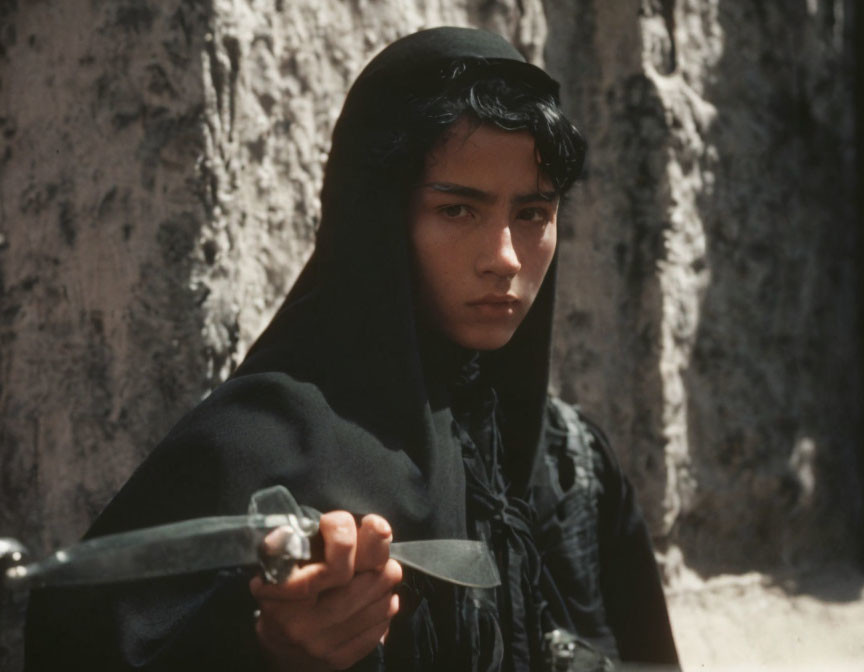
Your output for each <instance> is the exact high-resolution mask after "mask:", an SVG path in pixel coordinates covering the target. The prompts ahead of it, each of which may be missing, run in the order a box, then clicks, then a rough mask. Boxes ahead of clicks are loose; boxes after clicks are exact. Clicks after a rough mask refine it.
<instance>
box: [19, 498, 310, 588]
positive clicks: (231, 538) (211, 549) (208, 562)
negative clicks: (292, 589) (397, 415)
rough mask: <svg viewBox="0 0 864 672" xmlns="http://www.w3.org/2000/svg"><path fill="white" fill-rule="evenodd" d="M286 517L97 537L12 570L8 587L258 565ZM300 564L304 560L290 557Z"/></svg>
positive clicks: (218, 520)
mask: <svg viewBox="0 0 864 672" xmlns="http://www.w3.org/2000/svg"><path fill="white" fill-rule="evenodd" d="M287 524H289V517H288V516H286V515H279V514H272V515H266V516H265V515H252V516H215V517H211V518H196V519H193V520H184V521H182V522H179V523H171V524H169V525H159V526H157V527H149V528H144V529H140V530H133V531H131V532H122V533H120V534H112V535H108V536H105V537H97V538H96V539H91V540H89V541H85V542H82V543H80V544H76V545H75V546H71V547H69V548H67V549H64V550H61V551H57V552H56V553H54V554H53V555H51V556H49V557H48V558H46V559H45V560H42V561H41V562H35V563H33V564H30V565H23V566H17V567H12V568H10V569H9V570H7V572H6V579H7V581H8V582H9V583H10V584H11V585H12V586H22V587H24V586H26V587H28V588H39V587H42V586H49V585H50V586H78V585H93V584H102V583H113V582H117V581H129V580H133V579H147V578H153V577H157V576H171V575H175V574H187V573H190V572H197V571H202V570H208V569H221V568H223V567H238V566H239V567H243V566H249V565H257V564H258V546H259V544H260V543H261V541H262V540H263V539H264V537H265V536H267V533H268V532H270V531H271V530H272V529H274V528H276V527H279V526H281V525H287ZM296 559H297V560H301V559H304V558H296Z"/></svg>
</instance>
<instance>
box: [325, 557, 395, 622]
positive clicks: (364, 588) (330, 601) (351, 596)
mask: <svg viewBox="0 0 864 672" xmlns="http://www.w3.org/2000/svg"><path fill="white" fill-rule="evenodd" d="M401 580H402V568H401V567H400V565H399V563H398V562H396V561H395V560H388V561H387V563H386V564H385V567H384V569H383V570H382V571H380V572H363V573H362V574H357V575H356V576H355V577H354V580H353V581H352V582H351V583H350V584H349V585H348V586H343V587H340V588H334V589H332V590H328V591H325V592H323V593H321V594H320V595H319V596H318V602H317V605H316V615H317V618H320V619H321V620H320V622H321V623H323V624H326V626H327V627H329V626H330V625H333V624H338V623H345V622H347V621H349V620H350V619H352V618H354V616H355V614H358V613H360V612H361V611H362V610H363V609H365V608H366V607H367V605H369V604H372V603H375V602H377V601H379V600H381V599H383V598H384V597H387V596H389V595H390V594H392V592H393V589H394V588H395V587H396V585H397V584H398V583H399V581H401Z"/></svg>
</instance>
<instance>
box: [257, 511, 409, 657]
mask: <svg viewBox="0 0 864 672" xmlns="http://www.w3.org/2000/svg"><path fill="white" fill-rule="evenodd" d="M319 529H320V531H321V537H322V539H323V541H324V560H323V562H312V563H309V564H306V565H303V566H302V567H301V566H297V567H294V569H293V570H292V572H291V574H290V576H289V577H288V579H287V580H286V581H285V582H283V583H280V584H278V585H270V584H266V583H264V582H263V581H262V580H261V578H260V577H255V578H254V579H252V581H251V582H250V583H249V589H250V591H251V592H252V596H253V597H254V598H255V599H256V600H257V602H258V606H259V608H260V610H261V616H260V618H259V619H258V624H257V633H258V641H259V642H260V644H261V646H262V648H263V649H264V651H265V654H266V655H267V657H268V659H269V660H270V662H271V664H272V667H273V669H276V670H288V669H290V670H307V671H310V672H311V671H315V672H317V671H318V670H334V669H335V670H341V669H345V668H347V667H350V666H351V665H353V664H354V663H356V662H357V661H359V660H360V659H361V658H363V657H364V656H366V655H367V654H369V653H370V652H371V651H372V650H373V649H374V648H375V647H376V646H377V645H378V642H380V641H383V640H384V637H385V636H386V634H387V631H388V629H389V627H390V620H391V619H392V618H393V616H395V615H396V612H397V611H399V597H398V596H397V595H395V594H394V593H393V590H394V588H395V587H396V585H397V584H398V583H399V582H400V581H401V580H402V568H401V567H400V566H399V563H397V562H396V561H395V560H392V559H390V541H391V540H392V538H393V535H392V533H391V530H390V525H389V524H388V523H387V521H386V520H384V519H383V518H382V517H381V516H376V515H374V514H370V515H367V516H365V517H364V518H363V520H362V521H361V522H360V526H359V527H357V526H356V525H355V523H354V517H353V516H352V515H351V514H350V513H346V512H345V511H331V512H330V513H325V514H324V515H322V516H321V520H320V522H319ZM284 533H285V531H284V530H282V529H281V528H280V529H279V530H274V531H273V532H271V533H270V535H268V536H267V538H266V539H265V540H264V543H265V544H267V545H270V546H273V547H274V548H275V547H277V546H278V545H279V542H280V537H281V535H284ZM282 538H283V539H284V537H282Z"/></svg>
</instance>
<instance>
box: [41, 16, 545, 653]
mask: <svg viewBox="0 0 864 672" xmlns="http://www.w3.org/2000/svg"><path fill="white" fill-rule="evenodd" d="M466 58H467V59H475V61H476V64H477V67H482V68H489V69H490V70H495V71H506V72H508V73H511V74H513V75H514V76H519V77H523V78H525V79H526V80H530V81H531V85H532V86H535V87H538V88H539V89H542V90H544V91H545V93H547V94H549V95H553V96H557V84H556V83H555V82H554V81H553V80H551V79H550V78H549V77H548V76H547V75H546V74H545V73H543V72H542V71H541V70H539V69H538V68H535V67H533V66H531V65H529V64H526V63H525V62H524V59H523V58H522V56H521V55H520V54H519V53H518V52H517V51H516V50H515V49H514V48H513V47H512V46H511V45H510V44H509V43H508V42H507V41H506V40H504V39H503V38H501V37H500V36H497V35H494V34H491V33H487V32H484V31H479V30H469V29H462V28H438V29H433V30H427V31H423V32H420V33H416V34H414V35H411V36H409V37H406V38H404V39H402V40H399V41H397V42H395V43H394V44H392V45H390V46H389V47H387V48H386V49H385V50H384V51H382V52H381V53H380V54H379V55H378V56H377V57H376V58H375V59H373V60H372V61H371V63H370V64H369V65H368V66H367V67H366V69H365V70H364V71H363V73H362V74H361V75H360V76H359V78H358V79H357V81H356V82H355V84H354V86H353V87H352V88H351V91H350V92H349V94H348V97H347V99H346V102H345V106H344V109H343V111H342V114H341V116H340V118H339V120H338V122H337V125H336V128H335V131H334V134H333V143H332V150H331V153H330V157H329V160H328V163H327V168H326V173H325V179H324V185H323V190H322V221H321V226H320V231H319V234H318V240H317V244H316V249H315V251H314V253H313V255H312V257H311V259H310V260H309V262H308V264H307V265H306V267H305V268H304V270H303V272H302V273H301V275H300V278H299V279H298V281H297V282H296V284H295V286H294V288H293V289H292V290H291V292H290V293H289V295H288V297H287V298H286V300H285V302H284V304H283V306H282V308H281V309H280V310H279V312H278V314H277V315H276V317H275V318H274V319H273V321H272V322H271V324H270V325H269V326H268V328H267V329H266V330H265V332H264V333H263V334H262V336H261V337H260V339H259V340H258V341H257V342H256V344H255V345H254V346H253V348H252V349H251V350H250V352H249V355H248V356H247V358H246V360H245V361H244V362H243V364H242V365H241V366H240V367H239V369H238V370H237V371H236V373H235V374H234V375H233V376H232V378H231V379H230V380H229V381H227V382H226V383H225V384H223V385H221V386H220V387H219V388H218V389H217V390H216V391H215V392H214V393H213V394H212V395H211V396H210V397H209V398H208V399H207V400H205V401H204V402H203V403H202V404H201V405H200V406H199V407H197V408H196V409H195V410H193V411H192V412H191V413H189V414H188V415H187V416H186V417H185V418H184V419H182V420H181V421H180V423H178V425H177V426H176V427H175V428H174V429H173V430H172V431H171V433H170V434H169V435H168V437H167V438H166V439H165V440H164V441H163V442H162V443H161V444H160V445H159V446H158V447H157V448H156V449H155V450H154V451H153V453H152V454H151V456H150V457H149V458H148V459H147V460H146V461H145V463H144V464H143V465H142V466H141V467H140V468H139V469H138V470H137V471H136V473H135V474H134V475H133V477H132V478H131V479H130V481H129V482H128V483H127V484H126V485H125V487H124V488H123V489H122V490H121V492H120V493H119V494H118V495H117V496H116V497H115V499H114V500H113V501H112V502H111V504H110V505H109V506H108V508H107V509H106V510H105V511H104V512H103V514H102V515H101V516H100V517H99V519H98V520H97V521H96V523H95V524H94V525H93V527H92V528H91V530H90V532H89V533H88V535H89V536H99V535H103V534H107V533H112V532H117V531H120V530H126V529H131V528H138V527H144V526H149V525H155V524H161V523H165V522H169V521H174V520H179V519H184V518H191V517H196V516H205V515H219V514H238V513H242V512H244V511H245V509H246V506H247V503H248V501H249V497H250V495H251V494H252V493H253V492H254V491H256V490H258V489H261V488H265V487H269V486H272V485H275V484H282V485H285V486H287V487H288V488H289V489H290V490H291V492H292V493H293V494H294V495H295V497H296V498H297V500H298V501H299V502H301V503H302V504H304V505H308V506H311V507H314V508H316V509H318V510H320V511H327V510H332V509H347V510H349V511H352V512H354V513H356V514H363V513H367V512H375V513H379V514H381V515H383V516H384V517H385V518H387V519H388V520H389V521H390V523H391V525H392V527H393V530H394V537H395V538H396V540H409V539H418V538H448V537H464V536H465V535H466V521H465V517H466V516H465V506H466V505H465V499H466V498H465V489H466V486H465V473H464V467H463V461H462V454H461V447H460V446H459V445H457V443H456V442H455V439H454V435H453V431H452V424H453V415H452V412H451V410H450V408H449V405H448V404H449V402H448V396H447V392H446V382H447V381H446V380H443V379H442V377H441V376H437V375H435V373H434V372H435V371H438V370H439V367H437V366H435V365H434V364H432V365H430V362H438V361H439V360H440V359H441V358H442V357H443V358H444V359H447V354H446V352H444V354H443V355H442V351H446V349H447V348H446V347H443V348H442V346H441V344H440V343H436V339H435V338H434V337H427V336H426V335H423V334H420V335H418V329H417V326H416V320H415V315H414V308H413V302H412V286H411V273H410V267H409V251H408V238H407V236H408V233H407V232H408V227H407V205H408V197H409V189H410V187H411V185H412V182H413V181H414V180H416V179H417V178H419V176H420V172H419V171H421V170H422V158H423V156H422V153H419V154H418V152H416V151H414V153H413V156H415V160H414V162H413V163H411V162H410V161H409V162H408V163H406V161H405V160H402V159H400V156H401V155H400V154H399V153H400V152H404V151H405V150H404V148H405V147H406V146H410V145H411V143H412V142H429V143H432V142H434V140H435V138H431V137H430V138H427V139H424V138H420V139H416V138H406V137H403V136H404V129H405V124H404V123H403V122H404V115H406V114H409V113H410V110H409V107H410V106H409V105H408V103H409V102H410V101H411V100H413V99H414V98H415V97H417V96H427V97H428V96H429V95H433V96H434V94H435V90H436V87H439V86H442V82H443V76H442V73H443V72H444V71H446V69H447V68H448V67H449V65H450V64H451V63H452V62H453V61H455V60H457V59H466ZM430 146H431V145H430ZM415 149H416V148H415ZM409 154H411V152H409ZM403 158H404V157H403ZM554 285H555V262H554V261H553V263H552V266H551V268H550V270H549V273H548V274H547V277H546V279H545V281H544V283H543V285H542V287H541V289H540V291H539V294H538V296H537V299H536V301H535V304H534V306H533V307H532V309H531V310H530V312H529V313H528V315H527V317H526V318H525V320H524V322H523V323H522V325H521V326H520V327H519V329H518V330H517V332H516V333H515V335H514V337H513V338H512V340H511V341H510V343H508V344H507V345H506V346H505V347H503V348H502V349H501V350H499V351H497V352H495V353H490V354H489V355H488V356H486V357H485V359H484V362H483V367H484V375H487V376H488V378H489V380H491V381H492V384H493V385H494V387H495V389H496V391H497V393H498V397H499V399H500V405H501V409H502V411H503V413H502V416H503V417H504V418H506V422H505V424H504V425H503V426H502V427H501V431H502V437H503V445H504V448H505V462H504V470H505V472H506V475H507V477H508V479H509V481H510V483H511V485H512V488H513V493H514V494H519V493H525V492H527V491H528V490H529V488H530V487H531V484H532V482H533V481H535V480H536V479H538V478H546V476H545V475H544V474H545V471H544V470H543V469H541V468H540V466H542V460H541V457H540V456H539V454H538V442H539V437H540V433H541V429H542V422H543V413H544V407H545V402H546V387H547V379H548V370H549V352H550V333H551V324H552V307H553V296H554ZM430 343H433V345H430ZM445 368H446V367H445ZM33 605H34V606H33V609H32V614H31V627H30V629H29V633H30V635H29V640H30V641H29V644H28V665H29V666H30V669H40V668H41V666H42V665H45V666H46V667H47V666H49V665H50V664H52V663H53V662H54V661H55V656H56V657H60V658H65V659H67V660H68V659H74V660H87V661H89V664H90V665H91V668H92V669H115V668H118V669H119V668H124V667H125V666H126V665H129V664H132V663H134V664H135V665H137V666H139V667H144V668H146V667H147V666H148V665H153V666H154V667H159V669H171V665H172V664H174V663H176V665H177V666H178V667H180V666H182V661H184V660H188V658H187V656H196V657H197V658H196V659H197V660H198V661H199V662H200V667H201V669H205V664H206V665H209V666H210V667H212V668H213V669H231V668H234V669H237V666H238V665H241V664H242V665H248V664H249V663H250V661H249V659H248V657H240V658H237V656H248V655H250V654H249V651H253V650H255V648H256V647H255V645H254V634H253V632H252V627H251V620H250V614H251V611H252V609H253V608H254V605H253V604H252V602H251V598H250V597H249V596H248V591H247V590H246V588H245V579H237V578H236V577H235V578H231V577H224V576H223V577H219V578H218V579H217V580H216V581H214V580H213V579H212V577H211V578H208V577H197V578H195V577H192V578H190V577H182V578H180V579H177V580H173V579H172V580H169V581H165V580H163V581H161V582H146V585H145V584H141V585H138V586H135V587H130V586H121V587H119V588H104V589H98V590H95V589H89V590H66V591H49V592H48V594H47V595H43V594H41V593H40V591H36V592H35V593H34V595H33ZM52 620H53V623H52ZM47 633H52V634H50V637H51V638H52V645H51V647H50V649H48V648H46V647H45V646H44V644H42V642H44V641H45V637H46V634H47ZM202 642H209V647H210V648H211V649H212V650H209V649H207V647H204V648H203V649H202V648H201V643H202ZM199 649H201V650H199ZM232 652H235V653H232ZM236 652H243V653H242V654H241V653H236ZM121 661H122V662H121ZM172 661H173V663H172Z"/></svg>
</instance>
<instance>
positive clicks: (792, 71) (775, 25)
mask: <svg viewBox="0 0 864 672" xmlns="http://www.w3.org/2000/svg"><path fill="white" fill-rule="evenodd" d="M852 4H853V3H847V7H848V9H849V12H850V13H851V11H852ZM839 7H842V5H841V3H839V2H833V3H832V2H803V1H801V2H794V3H791V2H790V3H774V4H772V3H758V2H748V3H719V5H718V12H719V15H718V19H719V26H720V28H721V30H722V32H723V34H724V36H725V38H724V39H725V45H724V51H723V55H722V57H721V59H720V60H719V62H718V63H717V65H716V68H715V69H714V71H713V73H712V74H713V77H712V78H711V80H710V84H708V85H707V87H706V89H705V91H704V93H703V96H704V98H705V99H707V100H708V101H709V102H710V103H711V104H713V105H714V106H715V107H716V110H717V116H716V119H715V121H714V123H713V124H712V125H711V127H710V129H709V130H708V134H707V137H706V138H705V142H706V146H712V147H714V148H716V157H717V158H716V160H714V162H713V164H712V165H707V164H706V167H704V168H703V170H709V171H711V172H713V176H714V180H713V183H714V187H713V189H712V190H710V191H705V192H704V193H703V194H702V195H701V196H700V198H699V199H698V201H697V207H698V211H699V214H700V216H701V218H702V220H703V226H704V229H705V235H706V238H707V264H708V267H709V269H710V273H711V283H710V285H709V286H708V287H707V290H706V292H705V294H704V298H703V302H702V308H701V320H700V324H699V329H698V332H697V336H696V341H695V345H694V348H693V351H692V359H691V362H690V367H689V369H688V371H687V372H686V376H685V381H686V388H687V395H688V410H687V413H688V419H689V424H688V430H689V437H688V438H689V440H688V443H689V450H690V454H691V459H692V466H693V469H694V477H695V482H696V484H697V485H696V488H695V490H694V494H693V497H692V500H691V501H689V502H687V503H686V504H685V507H684V509H685V510H684V513H683V515H682V516H681V517H680V518H679V520H678V521H677V524H676V528H675V530H674V535H675V540H676V542H677V543H679V544H680V545H681V547H682V549H683V551H684V553H685V557H686V561H687V564H688V565H689V566H690V567H692V568H693V569H695V570H696V571H697V572H699V573H700V574H702V575H714V574H718V573H725V572H742V571H748V570H754V569H756V570H761V571H766V572H769V573H772V574H774V575H775V576H777V577H778V580H779V579H780V578H782V577H783V576H784V575H785V574H786V573H788V572H789V571H790V570H792V569H793V568H802V567H809V568H818V567H824V566H825V565H826V564H829V563H835V562H844V561H845V562H849V561H850V560H852V559H853V558H860V555H859V554H860V551H861V548H860V544H861V529H862V480H861V477H860V474H861V471H860V470H861V464H860V462H859V460H860V455H859V454H858V446H859V445H860V442H861V420H860V414H859V411H860V408H859V406H860V400H861V378H860V372H861V359H860V358H861V350H860V341H859V334H860V323H859V322H858V317H857V311H858V309H859V303H858V301H859V298H858V296H857V291H858V289H859V286H860V283H859V280H858V278H857V274H858V273H859V270H860V261H861V259H860V256H857V251H858V250H859V249H860V247H859V245H860V242H859V241H858V239H857V237H858V235H859V232H858V230H857V227H856V212H855V210H854V201H855V199H854V185H855V179H856V178H855V175H856V173H855V171H856V167H855V164H854V161H855V158H854V156H852V155H850V152H849V150H848V148H849V146H850V144H851V143H852V136H853V134H854V125H853V122H854V111H855V110H854V106H853V101H852V98H851V96H850V95H849V90H850V89H851V83H852V72H853V71H852V68H851V66H852V59H853V52H852V44H853V39H852V37H853V34H852V22H851V21H850V17H849V15H848V14H847V15H846V16H845V17H844V16H843V14H842V13H841V12H839V10H838V8H839ZM733 549H734V550H733ZM808 585H810V588H808V587H807V586H808ZM799 588H800V589H801V590H804V591H810V590H813V591H814V592H815V593H816V594H820V593H821V594H820V595H819V596H820V597H823V598H825V599H832V600H844V599H856V598H857V597H858V596H859V595H860V590H858V589H857V588H856V589H855V590H853V591H852V593H850V594H848V595H847V594H843V595H836V594H835V595H830V594H828V593H826V592H825V591H823V590H822V589H820V588H818V587H816V585H815V584H813V583H811V584H806V583H805V584H801V586H800V587H799Z"/></svg>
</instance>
